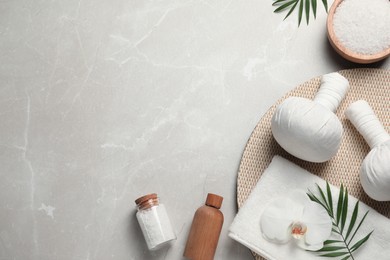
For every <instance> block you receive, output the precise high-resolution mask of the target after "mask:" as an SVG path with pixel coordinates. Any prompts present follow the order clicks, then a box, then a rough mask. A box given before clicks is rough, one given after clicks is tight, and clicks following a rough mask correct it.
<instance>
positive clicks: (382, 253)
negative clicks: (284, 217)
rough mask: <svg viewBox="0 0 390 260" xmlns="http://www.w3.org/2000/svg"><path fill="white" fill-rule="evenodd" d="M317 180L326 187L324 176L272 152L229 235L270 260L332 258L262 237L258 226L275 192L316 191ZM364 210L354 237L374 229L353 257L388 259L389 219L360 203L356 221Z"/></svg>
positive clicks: (353, 200) (352, 201)
mask: <svg viewBox="0 0 390 260" xmlns="http://www.w3.org/2000/svg"><path fill="white" fill-rule="evenodd" d="M316 183H317V184H318V185H320V187H321V188H325V187H326V182H325V181H324V180H323V179H321V178H319V177H318V176H316V175H313V174H311V173H309V172H308V171H306V170H304V169H302V168H300V167H299V166H297V165H295V164H293V163H292V162H290V161H288V160H286V159H284V158H282V157H280V156H275V157H274V158H273V160H272V162H271V164H270V165H269V167H268V168H267V169H266V170H265V172H264V173H263V175H262V176H261V178H260V180H259V182H258V183H257V185H256V187H255V188H254V189H253V191H252V192H251V194H250V195H249V197H248V199H247V200H246V201H245V203H244V205H243V206H242V207H241V208H240V210H239V212H238V214H237V216H236V217H235V219H234V221H233V223H232V225H231V226H230V228H229V236H230V237H231V238H233V239H234V240H236V241H238V242H240V243H241V244H243V245H245V246H246V247H248V248H250V249H251V250H253V251H254V252H256V253H257V254H259V255H261V256H263V257H265V258H267V259H269V260H285V259H299V260H305V259H322V260H324V259H335V258H324V257H319V256H318V255H317V254H316V253H313V252H309V251H305V250H303V249H301V248H299V247H297V246H296V245H294V244H293V243H288V244H274V243H271V242H269V241H267V240H265V239H264V237H263V235H262V232H261V229H260V218H261V214H262V212H263V210H264V208H265V207H266V205H267V204H268V203H269V202H271V201H272V200H274V199H275V198H277V197H278V196H286V195H287V194H289V193H290V192H291V191H292V190H294V189H300V190H303V191H305V192H307V190H308V188H310V190H312V191H313V192H314V193H315V194H316V192H317V188H316V186H315V184H316ZM331 191H332V195H333V202H334V204H337V198H338V194H339V189H338V188H336V187H334V186H331ZM356 201H357V200H356V198H354V197H352V196H349V209H348V210H349V212H348V218H350V216H351V215H352V211H353V207H354V205H355V203H356ZM367 210H369V211H370V212H369V213H368V215H367V217H366V219H365V221H364V222H363V225H362V226H361V227H360V229H359V231H358V233H357V234H356V236H355V238H354V241H358V240H359V239H361V238H363V237H364V236H365V235H367V234H368V233H369V232H371V231H372V230H374V233H372V235H371V237H370V239H369V240H368V241H367V242H366V243H365V244H364V245H363V246H362V247H360V248H359V249H358V250H357V251H355V252H354V253H353V255H354V257H355V259H356V260H360V259H361V260H367V259H375V260H386V259H390V246H389V245H390V220H389V219H388V218H386V217H384V216H383V215H381V214H379V213H378V212H377V211H375V210H374V209H372V208H370V207H369V206H367V205H365V204H364V203H360V204H359V215H358V219H357V222H358V221H360V219H361V218H362V217H363V215H364V213H365V212H366V211H367ZM347 225H348V221H347V224H346V226H347ZM356 225H357V224H356ZM354 241H353V242H354ZM351 245H353V243H352V244H351ZM339 258H340V257H339ZM337 259H338V258H337Z"/></svg>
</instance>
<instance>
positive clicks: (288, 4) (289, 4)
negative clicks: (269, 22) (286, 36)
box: [272, 0, 328, 26]
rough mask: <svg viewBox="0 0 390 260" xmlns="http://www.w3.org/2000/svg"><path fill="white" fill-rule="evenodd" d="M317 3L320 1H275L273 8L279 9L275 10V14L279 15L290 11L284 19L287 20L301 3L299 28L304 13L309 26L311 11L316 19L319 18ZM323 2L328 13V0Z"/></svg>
mask: <svg viewBox="0 0 390 260" xmlns="http://www.w3.org/2000/svg"><path fill="white" fill-rule="evenodd" d="M317 1H318V0H275V1H274V2H273V3H272V6H277V8H276V9H275V10H274V12H275V13H279V12H282V11H286V10H288V9H289V11H288V12H287V15H286V16H285V17H284V19H286V18H287V17H289V16H290V14H291V13H292V12H293V11H294V10H295V8H296V7H297V5H298V3H299V8H298V26H299V25H300V24H301V21H302V17H303V11H305V16H306V23H307V24H309V20H310V9H311V10H312V11H313V16H314V19H315V18H317ZM321 1H322V4H323V6H324V7H325V11H326V12H328V2H327V0H321Z"/></svg>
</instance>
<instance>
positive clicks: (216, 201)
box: [206, 193, 223, 209]
mask: <svg viewBox="0 0 390 260" xmlns="http://www.w3.org/2000/svg"><path fill="white" fill-rule="evenodd" d="M222 200H223V197H221V196H218V195H216V194H213V193H209V194H207V199H206V205H207V206H210V207H214V208H217V209H219V208H221V205H222Z"/></svg>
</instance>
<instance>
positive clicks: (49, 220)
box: [0, 0, 390, 260]
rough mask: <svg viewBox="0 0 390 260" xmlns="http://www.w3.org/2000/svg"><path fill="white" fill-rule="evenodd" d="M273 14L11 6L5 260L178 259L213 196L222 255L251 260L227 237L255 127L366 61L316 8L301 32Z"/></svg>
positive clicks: (194, 6)
mask: <svg viewBox="0 0 390 260" xmlns="http://www.w3.org/2000/svg"><path fill="white" fill-rule="evenodd" d="M271 4H272V1H270V0H251V1H238V0H237V1H226V0H219V1H215V0H208V1H206V0H205V1H182V0H177V1H146V0H137V1H134V0H127V1H124V0H99V1H93V0H66V1H65V0H63V1H59V0H52V1H48V0H9V1H7V0H3V1H1V2H0V61H1V63H0V120H1V121H0V122H1V123H0V177H1V184H0V259H2V260H6V259H7V260H8V259H9V260H11V259H12V260H13V259H15V260H24V259H39V260H46V259H64V260H65V259H66V260H68V259H137V260H138V259H181V255H182V253H183V250H184V246H185V241H186V239H187V235H188V231H189V228H190V225H191V221H192V216H193V213H194V212H195V210H196V209H197V208H198V207H199V206H201V205H202V204H203V202H204V200H205V198H206V195H207V193H208V192H213V193H217V194H219V195H221V196H223V197H224V202H223V206H222V211H223V213H224V215H225V224H224V228H223V231H222V234H221V238H220V243H219V246H218V249H217V253H216V257H215V259H252V257H251V254H250V252H249V250H247V249H246V248H244V247H243V246H241V245H239V244H238V243H236V242H234V241H233V240H231V239H230V238H228V236H227V230H228V227H229V225H230V223H231V222H232V220H233V218H234V215H235V212H236V192H235V186H236V176H237V168H238V165H239V161H240V157H241V154H242V151H243V149H244V147H245V143H246V141H247V139H248V137H249V136H250V134H251V132H252V130H253V128H254V126H255V125H256V123H257V121H258V120H259V119H260V118H261V116H262V115H263V114H264V113H265V112H266V110H267V109H268V108H269V107H270V106H271V105H272V104H273V103H274V102H275V101H276V100H277V99H278V98H280V97H281V96H282V95H283V94H284V93H286V92H287V91H289V90H291V89H292V88H294V87H295V86H297V85H298V84H300V83H302V82H304V81H306V80H309V79H310V78H313V77H315V76H318V75H322V74H325V73H328V72H333V71H337V70H340V69H346V68H353V67H357V65H355V64H352V63H349V62H346V61H343V60H342V59H341V58H340V57H339V56H338V55H337V54H335V53H334V51H333V50H332V49H331V47H330V46H329V44H328V42H327V39H326V33H325V20H326V13H325V12H324V9H323V7H322V5H321V4H320V2H319V6H318V17H317V20H316V21H313V20H312V21H311V24H310V25H309V26H306V24H302V25H301V27H300V28H297V22H296V17H293V16H292V17H291V18H289V19H287V20H285V21H283V17H284V15H285V13H284V14H274V13H273V7H272V6H271ZM370 66H371V67H381V68H390V62H389V60H387V61H384V62H381V63H378V64H374V65H370ZM151 192H156V193H158V194H159V196H160V198H161V199H162V201H163V202H164V204H165V206H166V207H167V210H168V214H169V215H170V217H171V221H172V222H173V225H174V227H175V230H176V232H177V235H178V239H177V241H176V242H175V243H174V244H173V245H172V246H171V247H167V248H164V249H162V250H160V251H158V252H156V253H154V254H151V253H149V252H148V251H147V249H146V245H145V242H144V240H143V237H142V235H141V233H140V228H139V227H138V224H137V222H136V219H135V216H134V214H135V208H134V199H136V198H137V197H139V196H141V195H144V194H147V193H151Z"/></svg>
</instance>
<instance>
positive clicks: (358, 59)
mask: <svg viewBox="0 0 390 260" xmlns="http://www.w3.org/2000/svg"><path fill="white" fill-rule="evenodd" d="M347 1H348V0H347ZM349 1H350V0H349ZM342 2H343V0H335V1H334V2H333V4H332V6H331V8H330V9H329V14H328V19H327V22H326V25H327V34H328V39H329V42H330V44H331V45H332V47H333V48H334V49H335V51H336V52H337V53H338V54H340V55H341V56H342V57H343V58H344V59H347V60H349V61H352V62H355V63H361V64H367V63H373V62H377V61H380V60H382V59H385V58H386V57H388V56H390V43H388V44H389V45H388V47H387V48H386V47H385V48H384V49H383V50H381V51H379V52H376V53H373V54H371V53H370V54H362V53H359V52H356V51H353V50H351V49H350V48H347V47H346V46H344V45H343V44H342V42H341V41H340V40H339V38H338V37H337V35H336V33H335V26H334V17H335V12H336V9H337V8H338V7H339V5H340V4H341V3H342ZM365 37H369V36H368V35H366V36H365Z"/></svg>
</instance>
